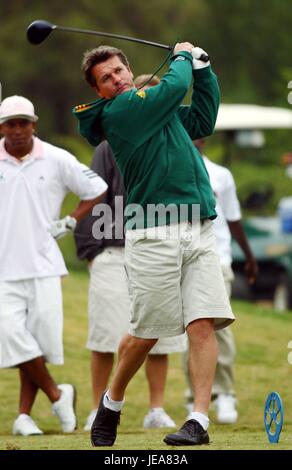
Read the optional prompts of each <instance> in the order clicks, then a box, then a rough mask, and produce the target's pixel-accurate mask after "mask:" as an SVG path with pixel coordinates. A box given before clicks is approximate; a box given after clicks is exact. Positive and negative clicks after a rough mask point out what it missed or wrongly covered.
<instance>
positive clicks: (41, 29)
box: [26, 20, 56, 44]
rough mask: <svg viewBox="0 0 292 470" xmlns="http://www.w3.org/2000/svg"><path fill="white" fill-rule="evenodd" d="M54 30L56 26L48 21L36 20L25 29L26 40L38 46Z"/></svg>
mask: <svg viewBox="0 0 292 470" xmlns="http://www.w3.org/2000/svg"><path fill="white" fill-rule="evenodd" d="M55 28H56V25H55V24H52V23H49V22H48V21H45V20H36V21H34V22H33V23H31V24H30V25H29V27H28V28H27V31H26V35H27V39H28V41H29V42H30V43H31V44H40V43H41V42H43V41H44V40H45V39H46V38H47V37H48V35H49V34H50V33H51V32H52V31H53V29H55Z"/></svg>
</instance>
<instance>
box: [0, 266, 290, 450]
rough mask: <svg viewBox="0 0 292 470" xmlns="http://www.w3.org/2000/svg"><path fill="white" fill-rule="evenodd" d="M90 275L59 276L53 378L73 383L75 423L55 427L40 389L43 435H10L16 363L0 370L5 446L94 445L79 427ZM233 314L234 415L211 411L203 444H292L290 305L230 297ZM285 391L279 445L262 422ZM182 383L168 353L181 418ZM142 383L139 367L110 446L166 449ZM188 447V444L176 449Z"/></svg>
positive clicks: (87, 399) (85, 401) (86, 403)
mask: <svg viewBox="0 0 292 470" xmlns="http://www.w3.org/2000/svg"><path fill="white" fill-rule="evenodd" d="M87 283H88V279H87V274H86V273H83V272H79V273H71V275H70V276H69V277H67V278H66V279H65V280H64V283H63V291H64V307H65V365H64V366H58V367H57V366H54V367H51V368H50V370H51V372H52V374H53V376H54V377H55V379H56V380H57V382H58V383H62V382H69V383H74V384H75V385H76V387H77V390H78V401H77V412H78V420H79V430H78V431H77V432H76V433H74V434H70V435H63V434H62V433H61V432H60V428H59V423H58V420H57V418H55V417H54V416H53V415H52V414H51V406H50V403H49V402H48V400H47V398H46V397H45V396H44V395H43V394H42V393H40V394H39V396H38V399H37V402H36V404H35V406H34V410H33V415H32V416H33V418H34V419H35V420H36V422H37V424H38V425H39V426H40V427H41V429H43V430H44V432H45V434H44V436H35V437H27V438H25V437H15V436H12V435H11V427H12V423H13V420H14V419H15V416H16V414H17V404H18V377H17V371H16V370H13V369H12V370H1V372H0V374H1V379H0V383H1V387H0V404H1V405H0V409H1V413H0V416H1V418H0V450H5V449H40V450H41V449H46V450H48V449H68V450H71V449H83V450H85V449H88V450H90V449H92V448H91V445H90V441H89V436H88V433H86V432H84V431H83V430H82V428H83V425H84V421H85V419H86V416H87V414H88V412H89V410H90V409H91V388H90V376H89V351H87V350H86V349H85V347H84V344H85V341H86V335H87ZM233 308H234V312H235V313H236V316H237V321H236V322H235V324H234V327H233V331H234V334H235V337H236V342H237V349H238V354H237V362H236V369H235V372H236V390H237V394H238V400H239V403H238V409H239V420H238V422H237V423H236V425H232V426H227V425H225V426H222V425H221V426H219V425H216V424H215V420H214V415H213V414H212V412H211V415H210V417H211V420H212V423H211V426H210V429H209V430H210V438H211V443H210V445H209V446H203V447H199V448H198V449H197V448H196V450H203V449H206V448H207V449H210V450H213V449H272V450H275V449H277V450H280V449H292V392H291V390H292V386H291V385H292V365H290V364H289V363H288V353H289V349H288V342H289V341H290V340H292V312H287V313H284V314H279V313H276V312H274V311H273V310H271V309H269V308H267V307H266V308H265V307H260V306H255V305H251V304H248V303H243V302H233ZM273 390H275V391H278V392H279V393H280V395H281V396H282V399H283V403H284V408H285V418H284V427H283V431H282V434H281V438H280V442H279V444H269V442H268V439H267V436H266V434H265V431H264V426H263V410H264V403H265V399H266V397H267V394H268V393H269V392H271V391H273ZM184 391H185V382H184V376H183V373H182V368H181V359H180V356H179V355H172V356H170V368H169V374H168V381H167V388H166V395H165V408H166V410H167V412H168V413H169V414H170V415H171V417H172V418H173V419H174V420H175V421H176V423H177V424H178V425H181V424H182V423H183V421H184V419H185V414H186V412H185V409H184ZM147 397H148V392H147V383H146V380H145V375H144V371H143V369H141V370H140V371H139V372H138V374H137V375H136V376H135V377H134V379H133V380H132V382H131V383H130V385H129V387H128V391H127V396H126V405H125V407H124V411H123V416H122V419H121V425H120V427H119V435H118V438H117V441H116V444H115V446H114V447H113V448H111V449H113V450H115V449H116V450H121V449H123V450H135V449H140V450H152V449H153V450H160V449H163V450H169V447H168V446H166V445H165V444H164V443H163V442H162V440H163V437H164V435H165V434H166V432H165V430H164V431H161V430H144V429H143V428H142V421H143V417H144V415H145V414H146V412H147V409H148V402H147ZM180 449H186V448H180Z"/></svg>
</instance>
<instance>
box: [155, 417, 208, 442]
mask: <svg viewBox="0 0 292 470" xmlns="http://www.w3.org/2000/svg"><path fill="white" fill-rule="evenodd" d="M163 441H164V442H165V443H166V444H168V445H170V446H195V445H200V444H208V443H209V435H208V433H207V431H205V430H204V428H203V427H202V426H201V425H200V423H198V421H196V420H195V419H190V420H188V421H186V422H185V423H184V424H183V425H182V427H181V428H180V429H179V430H178V431H177V432H174V433H173V434H167V436H165V438H164V439H163Z"/></svg>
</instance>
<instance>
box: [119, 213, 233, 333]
mask: <svg viewBox="0 0 292 470" xmlns="http://www.w3.org/2000/svg"><path fill="white" fill-rule="evenodd" d="M212 225H213V223H212V222H211V221H210V220H206V221H204V222H200V221H195V222H194V223H193V224H190V223H189V222H181V223H180V224H177V225H172V226H160V227H151V228H146V229H137V230H128V231H127V232H126V251H125V267H126V272H127V276H128V285H129V293H130V298H131V328H130V333H131V334H132V335H133V336H137V337H140V338H162V337H168V336H174V335H179V334H182V333H183V332H184V331H185V329H186V327H187V325H188V324H189V323H191V322H192V321H194V320H198V319H200V318H212V319H214V328H215V329H220V328H224V327H226V326H227V325H229V324H230V323H232V322H233V321H234V315H233V313H232V311H231V307H230V303H229V299H228V296H227V293H226V289H225V286H224V281H223V276H222V270H221V266H220V262H219V258H218V255H217V253H216V245H215V238H214V233H213V227H212Z"/></svg>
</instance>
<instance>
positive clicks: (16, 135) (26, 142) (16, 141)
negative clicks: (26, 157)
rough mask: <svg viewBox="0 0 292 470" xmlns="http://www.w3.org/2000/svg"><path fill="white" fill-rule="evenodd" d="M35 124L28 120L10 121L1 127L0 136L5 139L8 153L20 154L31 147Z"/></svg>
mask: <svg viewBox="0 0 292 470" xmlns="http://www.w3.org/2000/svg"><path fill="white" fill-rule="evenodd" d="M35 126H36V125H35V123H34V122H31V121H29V120H28V119H9V121H6V122H4V123H3V124H1V125H0V134H2V135H3V136H4V138H5V146H6V148H7V150H8V151H15V152H19V151H21V150H24V151H26V149H27V148H28V147H29V146H30V145H31V141H32V135H33V133H34V130H35Z"/></svg>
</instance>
